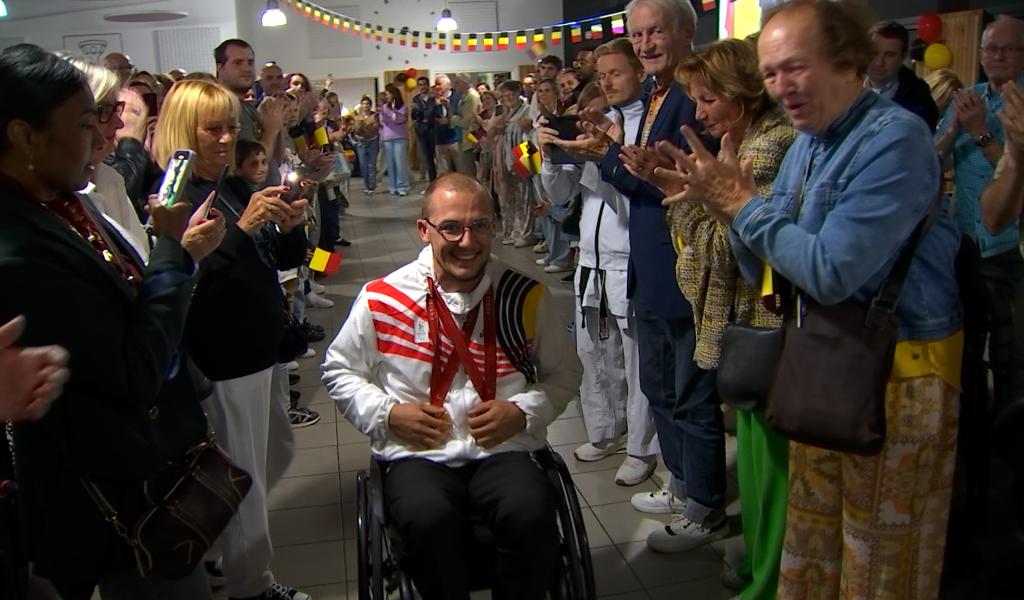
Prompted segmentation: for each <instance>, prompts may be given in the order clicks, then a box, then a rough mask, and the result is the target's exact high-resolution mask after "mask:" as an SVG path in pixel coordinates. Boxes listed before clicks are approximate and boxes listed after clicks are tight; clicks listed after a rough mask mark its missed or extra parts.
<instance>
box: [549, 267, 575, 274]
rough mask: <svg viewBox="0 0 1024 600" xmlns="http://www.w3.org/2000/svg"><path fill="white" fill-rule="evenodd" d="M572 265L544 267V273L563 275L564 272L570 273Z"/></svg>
mask: <svg viewBox="0 0 1024 600" xmlns="http://www.w3.org/2000/svg"><path fill="white" fill-rule="evenodd" d="M572 270H573V266H572V265H548V266H546V267H544V272H545V273H565V272H566V271H572Z"/></svg>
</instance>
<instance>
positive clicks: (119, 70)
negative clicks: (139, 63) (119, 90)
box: [103, 52, 135, 85]
mask: <svg viewBox="0 0 1024 600" xmlns="http://www.w3.org/2000/svg"><path fill="white" fill-rule="evenodd" d="M103 65H104V66H105V67H107V69H108V70H110V71H113V72H114V73H116V74H117V78H118V79H119V80H120V81H121V85H124V83H125V82H126V81H128V78H129V77H131V76H132V70H134V69H135V65H133V64H132V59H131V58H129V57H128V56H127V55H125V54H121V53H120V52H111V53H110V54H108V55H106V56H104V57H103Z"/></svg>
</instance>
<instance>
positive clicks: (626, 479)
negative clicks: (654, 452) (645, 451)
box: [615, 456, 658, 485]
mask: <svg viewBox="0 0 1024 600" xmlns="http://www.w3.org/2000/svg"><path fill="white" fill-rule="evenodd" d="M656 466H658V459H657V458H655V457H653V456H648V457H645V458H637V457H636V456H627V457H626V460H624V461H622V465H620V466H619V470H618V471H616V472H615V483H617V484H618V485H636V484H638V483H643V482H644V481H646V480H647V478H648V477H650V476H651V473H654V468H655V467H656Z"/></svg>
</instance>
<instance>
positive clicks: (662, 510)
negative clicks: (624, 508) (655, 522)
mask: <svg viewBox="0 0 1024 600" xmlns="http://www.w3.org/2000/svg"><path fill="white" fill-rule="evenodd" d="M629 503H630V504H632V505H633V508H635V509H637V510H638V511H640V512H644V513H649V514H652V515H667V514H669V513H674V512H680V511H682V510H683V501H682V500H681V499H679V498H676V497H675V496H673V495H672V494H671V493H669V491H668V490H658V491H657V492H640V493H639V494H633V497H632V498H630V499H629Z"/></svg>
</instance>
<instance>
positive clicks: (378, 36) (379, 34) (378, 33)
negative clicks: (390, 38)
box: [373, 25, 384, 42]
mask: <svg viewBox="0 0 1024 600" xmlns="http://www.w3.org/2000/svg"><path fill="white" fill-rule="evenodd" d="M373 39H375V40H377V41H378V42H379V41H381V40H383V39H384V27H383V26H381V25H378V26H377V29H376V30H375V31H374V32H373Z"/></svg>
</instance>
